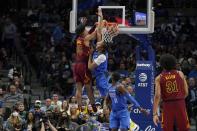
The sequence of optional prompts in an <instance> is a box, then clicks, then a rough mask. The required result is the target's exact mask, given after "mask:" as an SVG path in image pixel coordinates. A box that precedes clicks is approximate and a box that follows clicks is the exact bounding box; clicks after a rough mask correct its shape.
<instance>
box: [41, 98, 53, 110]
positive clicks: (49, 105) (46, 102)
mask: <svg viewBox="0 0 197 131" xmlns="http://www.w3.org/2000/svg"><path fill="white" fill-rule="evenodd" d="M41 110H42V111H43V112H46V111H47V110H53V106H52V105H51V99H49V98H47V99H46V100H45V105H44V106H42V107H41Z"/></svg>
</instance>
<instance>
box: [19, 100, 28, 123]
mask: <svg viewBox="0 0 197 131" xmlns="http://www.w3.org/2000/svg"><path fill="white" fill-rule="evenodd" d="M17 105H18V107H17V108H18V113H19V116H20V118H21V119H22V120H24V121H25V120H26V117H27V112H26V111H25V107H24V104H23V103H21V102H20V103H18V104H17Z"/></svg>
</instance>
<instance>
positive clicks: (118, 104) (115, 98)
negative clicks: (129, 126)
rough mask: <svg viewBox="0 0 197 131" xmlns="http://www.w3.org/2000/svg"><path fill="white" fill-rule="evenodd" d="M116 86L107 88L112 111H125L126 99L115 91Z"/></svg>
mask: <svg viewBox="0 0 197 131" xmlns="http://www.w3.org/2000/svg"><path fill="white" fill-rule="evenodd" d="M117 85H118V84H116V85H115V86H111V87H110V88H109V96H110V98H111V101H112V111H121V110H124V109H127V98H126V97H125V96H123V95H122V94H121V93H120V92H119V91H118V90H117Z"/></svg>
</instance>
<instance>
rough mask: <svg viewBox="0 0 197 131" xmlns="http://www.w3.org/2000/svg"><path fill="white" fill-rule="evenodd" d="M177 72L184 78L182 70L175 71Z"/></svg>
mask: <svg viewBox="0 0 197 131" xmlns="http://www.w3.org/2000/svg"><path fill="white" fill-rule="evenodd" d="M177 73H178V74H179V75H180V77H182V78H185V75H184V73H183V72H182V71H177Z"/></svg>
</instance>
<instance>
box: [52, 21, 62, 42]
mask: <svg viewBox="0 0 197 131" xmlns="http://www.w3.org/2000/svg"><path fill="white" fill-rule="evenodd" d="M63 24H64V23H63V22H60V23H58V24H57V25H56V27H55V29H54V30H53V34H52V43H54V44H55V45H58V44H60V42H61V40H62V39H63V37H64V29H63Z"/></svg>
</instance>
